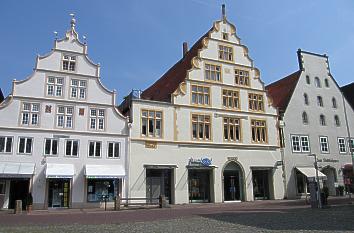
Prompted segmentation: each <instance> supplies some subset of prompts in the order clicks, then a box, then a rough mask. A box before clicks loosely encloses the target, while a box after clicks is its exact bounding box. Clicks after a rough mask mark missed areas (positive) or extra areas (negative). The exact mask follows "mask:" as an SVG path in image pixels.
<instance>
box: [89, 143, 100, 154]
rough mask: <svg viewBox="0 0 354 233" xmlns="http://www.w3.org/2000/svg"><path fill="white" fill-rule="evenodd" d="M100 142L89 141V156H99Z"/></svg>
mask: <svg viewBox="0 0 354 233" xmlns="http://www.w3.org/2000/svg"><path fill="white" fill-rule="evenodd" d="M101 145H102V143H101V142H90V144H89V157H101Z"/></svg>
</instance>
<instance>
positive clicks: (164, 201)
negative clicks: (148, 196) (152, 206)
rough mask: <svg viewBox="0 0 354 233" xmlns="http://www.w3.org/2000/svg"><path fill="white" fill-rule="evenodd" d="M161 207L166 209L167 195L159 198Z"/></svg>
mask: <svg viewBox="0 0 354 233" xmlns="http://www.w3.org/2000/svg"><path fill="white" fill-rule="evenodd" d="M159 207H160V208H166V197H165V195H160V196H159Z"/></svg>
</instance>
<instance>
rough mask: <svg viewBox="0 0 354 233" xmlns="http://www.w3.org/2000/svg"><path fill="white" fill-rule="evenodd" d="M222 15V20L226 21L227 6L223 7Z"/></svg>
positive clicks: (223, 5)
mask: <svg viewBox="0 0 354 233" xmlns="http://www.w3.org/2000/svg"><path fill="white" fill-rule="evenodd" d="M221 13H222V20H225V19H226V10H225V4H222V5H221Z"/></svg>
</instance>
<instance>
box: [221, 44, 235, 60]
mask: <svg viewBox="0 0 354 233" xmlns="http://www.w3.org/2000/svg"><path fill="white" fill-rule="evenodd" d="M219 59H221V60H226V61H233V60H234V58H233V51H232V47H228V46H224V45H219Z"/></svg>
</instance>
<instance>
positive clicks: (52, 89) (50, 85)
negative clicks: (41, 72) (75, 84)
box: [47, 76, 64, 97]
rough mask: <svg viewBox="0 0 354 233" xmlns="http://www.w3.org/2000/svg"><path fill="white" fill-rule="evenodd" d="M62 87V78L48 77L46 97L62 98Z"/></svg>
mask: <svg viewBox="0 0 354 233" xmlns="http://www.w3.org/2000/svg"><path fill="white" fill-rule="evenodd" d="M63 85H64V79H63V78H61V77H52V76H49V77H48V78H47V95H48V96H56V97H61V96H63Z"/></svg>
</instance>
